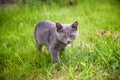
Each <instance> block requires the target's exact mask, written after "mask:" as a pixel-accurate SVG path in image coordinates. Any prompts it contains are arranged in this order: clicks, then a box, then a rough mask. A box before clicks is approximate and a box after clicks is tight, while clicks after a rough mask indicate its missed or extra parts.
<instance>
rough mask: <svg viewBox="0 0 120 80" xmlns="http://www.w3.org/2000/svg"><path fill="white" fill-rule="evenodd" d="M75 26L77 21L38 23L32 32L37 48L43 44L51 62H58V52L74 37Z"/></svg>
mask: <svg viewBox="0 0 120 80" xmlns="http://www.w3.org/2000/svg"><path fill="white" fill-rule="evenodd" d="M77 26H78V22H77V21H75V22H74V23H72V24H60V23H58V22H56V23H53V22H50V21H43V22H40V23H38V24H37V25H36V28H35V34H34V35H35V40H36V43H37V47H38V49H39V50H41V48H42V46H43V45H46V46H48V49H49V51H50V54H51V57H52V60H53V62H54V63H59V62H60V58H59V54H58V53H59V51H60V50H61V49H64V48H65V47H66V46H67V45H68V44H70V43H71V42H72V41H73V40H74V39H75V38H76V36H77Z"/></svg>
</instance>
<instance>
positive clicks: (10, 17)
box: [0, 0, 120, 80]
mask: <svg viewBox="0 0 120 80" xmlns="http://www.w3.org/2000/svg"><path fill="white" fill-rule="evenodd" d="M43 20H51V21H53V22H61V23H63V24H68V23H73V22H74V21H76V20H77V21H78V22H79V26H78V31H79V32H78V37H77V38H76V40H75V41H74V42H73V43H72V44H71V45H70V46H69V47H68V48H67V49H66V50H65V52H63V54H62V55H60V57H61V61H62V63H61V64H60V70H59V71H57V69H56V66H55V65H54V64H53V63H52V60H51V57H50V54H49V51H48V50H47V48H46V47H44V52H43V53H44V54H41V53H39V52H38V50H37V48H36V46H35V41H34V29H35V25H36V24H37V23H38V22H40V21H43ZM0 80H120V0H0Z"/></svg>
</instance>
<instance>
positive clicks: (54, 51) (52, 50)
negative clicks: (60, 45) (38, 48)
mask: <svg viewBox="0 0 120 80" xmlns="http://www.w3.org/2000/svg"><path fill="white" fill-rule="evenodd" d="M49 50H50V54H51V57H52V60H53V62H54V63H60V58H59V54H58V50H57V49H55V48H54V47H50V48H49Z"/></svg>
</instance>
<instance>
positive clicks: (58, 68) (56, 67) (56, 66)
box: [54, 63, 61, 71]
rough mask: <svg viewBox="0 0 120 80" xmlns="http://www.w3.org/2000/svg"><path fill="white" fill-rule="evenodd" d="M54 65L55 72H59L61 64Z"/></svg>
mask: <svg viewBox="0 0 120 80" xmlns="http://www.w3.org/2000/svg"><path fill="white" fill-rule="evenodd" d="M54 65H55V69H57V71H59V70H60V69H61V67H60V66H61V64H60V63H54Z"/></svg>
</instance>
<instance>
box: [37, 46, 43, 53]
mask: <svg viewBox="0 0 120 80" xmlns="http://www.w3.org/2000/svg"><path fill="white" fill-rule="evenodd" d="M42 46H43V45H42V44H39V45H37V48H38V51H39V52H42Z"/></svg>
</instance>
